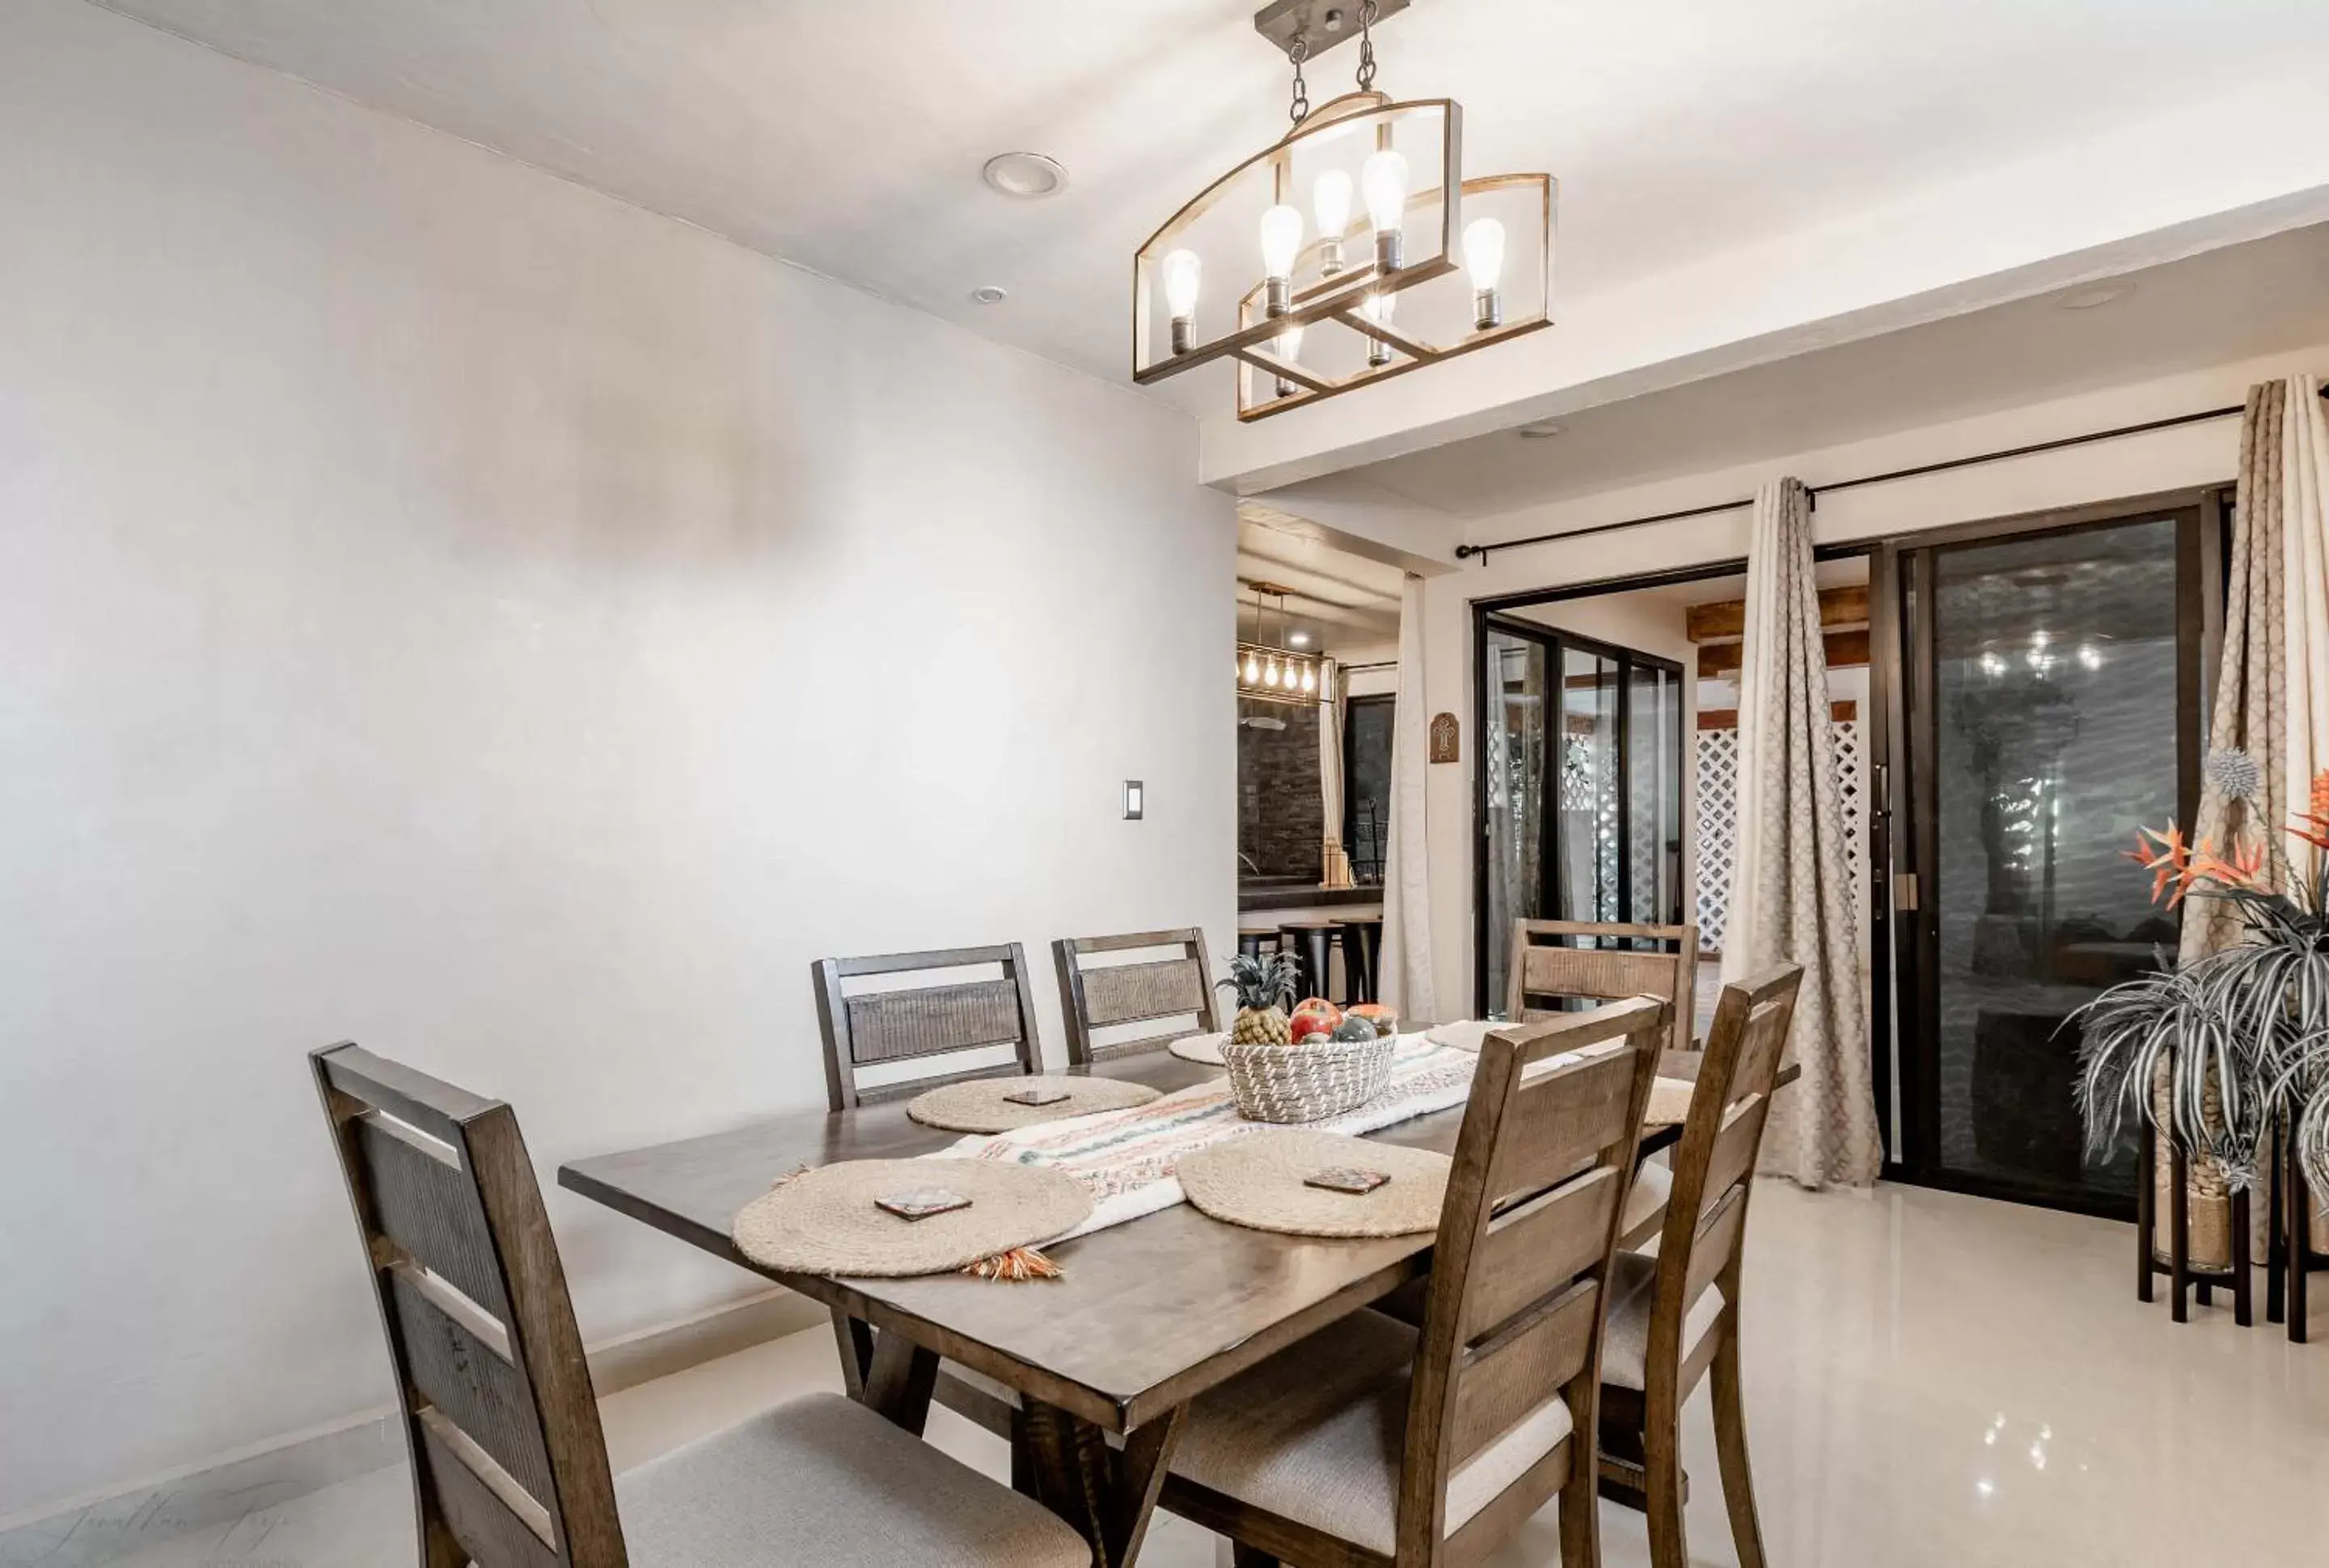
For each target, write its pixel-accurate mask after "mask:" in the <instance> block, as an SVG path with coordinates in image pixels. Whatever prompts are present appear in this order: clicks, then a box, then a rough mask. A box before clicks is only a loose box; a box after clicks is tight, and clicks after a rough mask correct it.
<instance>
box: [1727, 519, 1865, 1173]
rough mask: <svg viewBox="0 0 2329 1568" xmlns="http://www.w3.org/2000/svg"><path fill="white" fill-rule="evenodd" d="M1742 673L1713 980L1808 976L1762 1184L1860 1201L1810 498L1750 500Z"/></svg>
mask: <svg viewBox="0 0 2329 1568" xmlns="http://www.w3.org/2000/svg"><path fill="white" fill-rule="evenodd" d="M1745 641H1746V646H1745V647H1744V648H1743V649H1742V653H1741V663H1740V672H1739V846H1738V854H1737V859H1736V861H1735V862H1734V864H1733V866H1732V870H1731V883H1730V919H1729V921H1728V925H1727V930H1726V934H1725V936H1724V938H1723V943H1722V978H1723V979H1724V980H1725V981H1730V980H1734V979H1739V978H1743V977H1745V976H1747V975H1749V974H1752V973H1753V972H1754V971H1755V970H1757V969H1759V968H1762V967H1763V966H1765V965H1767V964H1772V963H1777V962H1780V961H1783V960H1786V961H1792V962H1795V963H1799V964H1801V965H1803V966H1804V987H1803V991H1802V993H1801V996H1800V997H1799V999H1798V1001H1797V1003H1796V1024H1795V1033H1794V1035H1793V1037H1792V1039H1791V1041H1790V1043H1789V1045H1788V1048H1787V1049H1788V1054H1789V1055H1790V1056H1791V1057H1792V1058H1794V1059H1795V1060H1796V1062H1797V1063H1800V1064H1801V1066H1802V1068H1803V1077H1802V1079H1801V1080H1800V1081H1799V1082H1797V1083H1796V1084H1795V1085H1794V1086H1793V1088H1791V1089H1790V1090H1788V1091H1786V1092H1783V1093H1781V1094H1780V1095H1778V1096H1777V1098H1776V1099H1775V1100H1773V1101H1772V1104H1771V1117H1770V1121H1769V1123H1768V1129H1767V1131H1766V1133H1765V1135H1764V1138H1763V1156H1762V1167H1761V1168H1762V1169H1764V1170H1766V1171H1768V1172H1771V1173H1773V1174H1776V1175H1780V1176H1791V1177H1793V1178H1794V1179H1795V1180H1796V1181H1797V1182H1799V1183H1801V1184H1802V1185H1805V1186H1807V1187H1823V1186H1826V1185H1830V1184H1832V1183H1838V1182H1841V1183H1846V1184H1849V1185H1853V1186H1865V1185H1868V1184H1869V1183H1871V1182H1873V1181H1874V1180H1875V1179H1876V1176H1877V1172H1878V1171H1879V1170H1880V1169H1881V1167H1882V1165H1883V1148H1882V1145H1881V1142H1880V1140H1879V1138H1878V1133H1877V1123H1876V1095H1875V1090H1874V1079H1873V1075H1872V1070H1871V1066H1870V1063H1869V1048H1868V1026H1867V1017H1866V1012H1865V1009H1864V1007H1863V1006H1862V992H1861V979H1860V945H1861V944H1860V927H1861V921H1862V912H1861V910H1860V907H1859V901H1858V897H1857V894H1856V893H1855V890H1854V883H1853V874H1852V863H1851V860H1850V857H1849V854H1848V850H1847V846H1846V840H1845V837H1844V820H1843V812H1844V806H1843V781H1842V776H1841V773H1840V771H1839V770H1838V768H1837V765H1836V755H1835V730H1834V726H1833V724H1832V723H1830V722H1829V707H1828V690H1827V649H1826V646H1825V643H1824V642H1823V641H1822V638H1821V632H1820V610H1819V587H1818V584H1817V583H1816V582H1815V581H1814V578H1813V575H1812V517H1811V496H1810V493H1809V492H1808V491H1806V489H1805V488H1804V486H1803V485H1802V483H1801V482H1800V481H1798V480H1795V479H1780V480H1777V481H1775V482H1773V483H1771V484H1768V485H1766V486H1763V490H1762V493H1761V494H1760V495H1759V496H1757V497H1756V498H1755V527H1754V537H1753V542H1752V543H1751V545H1750V546H1749V551H1748V555H1747V628H1746V639H1745Z"/></svg>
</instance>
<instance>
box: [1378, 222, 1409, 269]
mask: <svg viewBox="0 0 2329 1568" xmlns="http://www.w3.org/2000/svg"><path fill="white" fill-rule="evenodd" d="M1406 265H1407V237H1406V236H1405V235H1404V234H1402V233H1400V231H1398V230H1397V229H1377V230H1376V231H1375V270H1376V271H1378V272H1396V271H1398V270H1399V269H1400V268H1402V267H1404V266H1406Z"/></svg>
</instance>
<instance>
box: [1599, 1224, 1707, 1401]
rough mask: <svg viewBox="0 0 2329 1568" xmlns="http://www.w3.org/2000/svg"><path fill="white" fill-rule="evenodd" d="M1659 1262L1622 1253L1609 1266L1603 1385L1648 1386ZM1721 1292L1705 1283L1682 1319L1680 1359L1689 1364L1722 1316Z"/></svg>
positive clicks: (1602, 1347) (1629, 1253) (1637, 1253)
mask: <svg viewBox="0 0 2329 1568" xmlns="http://www.w3.org/2000/svg"><path fill="white" fill-rule="evenodd" d="M1657 1283H1658V1261H1657V1260H1656V1259H1655V1258H1650V1257H1645V1256H1643V1255H1642V1254H1641V1253H1639V1252H1620V1253H1618V1254H1617V1257H1616V1258H1615V1259H1614V1260H1612V1261H1611V1263H1610V1266H1609V1327H1608V1334H1607V1336H1606V1337H1604V1338H1603V1340H1602V1342H1601V1381H1602V1382H1603V1383H1606V1384H1615V1385H1616V1386H1617V1387H1619V1388H1630V1389H1635V1390H1641V1389H1645V1388H1646V1387H1647V1386H1648V1383H1647V1377H1648V1373H1647V1371H1646V1370H1645V1369H1646V1368H1647V1366H1648V1365H1649V1354H1650V1304H1651V1302H1652V1300H1653V1299H1655V1296H1656V1294H1657ZM1723 1305H1724V1303H1723V1299H1722V1292H1721V1290H1718V1289H1715V1288H1714V1287H1713V1286H1711V1285H1709V1286H1708V1287H1707V1288H1706V1289H1704V1290H1702V1291H1701V1292H1700V1293H1699V1298H1698V1299H1697V1300H1695V1301H1693V1302H1692V1303H1691V1304H1690V1310H1689V1311H1688V1312H1685V1313H1684V1314H1683V1319H1682V1359H1683V1360H1684V1361H1688V1360H1689V1359H1690V1358H1691V1356H1692V1355H1693V1354H1694V1353H1695V1352H1696V1351H1697V1349H1698V1347H1699V1346H1700V1345H1701V1344H1702V1343H1703V1342H1704V1340H1705V1338H1706V1337H1707V1336H1708V1335H1709V1334H1711V1333H1713V1332H1714V1326H1715V1324H1716V1322H1717V1321H1718V1320H1719V1319H1720V1318H1721V1316H1722V1308H1723Z"/></svg>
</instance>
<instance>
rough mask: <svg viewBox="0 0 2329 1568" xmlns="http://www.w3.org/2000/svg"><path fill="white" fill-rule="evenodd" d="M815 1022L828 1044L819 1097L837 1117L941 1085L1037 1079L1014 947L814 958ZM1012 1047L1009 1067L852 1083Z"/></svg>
mask: <svg viewBox="0 0 2329 1568" xmlns="http://www.w3.org/2000/svg"><path fill="white" fill-rule="evenodd" d="M989 966H992V967H993V968H995V970H996V971H997V974H996V976H995V977H994V978H976V979H958V980H950V981H943V982H940V983H937V984H931V985H920V986H916V985H896V984H890V985H883V986H881V987H869V988H865V989H861V990H856V991H852V990H851V989H850V988H849V982H850V981H853V980H860V979H866V978H880V979H885V980H886V979H889V978H892V977H905V978H911V977H913V976H915V975H937V974H942V973H944V972H946V971H948V970H953V969H969V968H987V967H989ZM809 976H810V979H811V981H812V982H813V984H814V985H815V987H816V1019H817V1026H818V1029H819V1031H820V1032H821V1033H822V1034H823V1035H824V1041H825V1098H826V1100H827V1101H828V1102H829V1103H830V1104H831V1106H832V1108H833V1109H834V1110H845V1109H847V1108H848V1107H850V1106H853V1105H860V1104H868V1103H872V1102H873V1101H877V1100H894V1099H898V1098H900V1097H901V1096H904V1095H908V1094H916V1093H919V1092H920V1091H923V1090H924V1089H927V1088H929V1086H930V1085H931V1084H932V1083H934V1082H954V1081H957V1080H959V1079H963V1078H993V1077H1001V1076H1004V1075H1009V1074H1019V1073H1030V1072H1041V1071H1042V1062H1043V1047H1042V1039H1041V1037H1040V1035H1039V1034H1038V1033H1037V1029H1036V1024H1035V998H1034V993H1033V991H1032V988H1031V987H1030V985H1029V982H1028V975H1027V958H1026V954H1025V953H1024V952H1023V951H1022V950H1021V949H1020V947H1019V944H1018V943H1016V942H1012V943H1010V944H1008V945H1005V946H999V947H988V948H950V949H944V950H941V951H936V952H922V953H884V954H881V955H878V956H875V957H870V958H856V959H817V960H816V962H815V963H813V964H811V965H810V966H809ZM1000 1046H1009V1047H1010V1048H1011V1056H1010V1059H1009V1060H1007V1061H1002V1062H994V1063H987V1064H985V1065H982V1066H978V1067H973V1068H953V1069H949V1068H948V1067H947V1066H945V1065H936V1066H933V1067H932V1068H931V1069H930V1071H929V1072H915V1073H913V1074H911V1075H910V1076H909V1077H904V1078H900V1079H899V1080H898V1081H896V1082H890V1083H885V1084H882V1085H880V1086H878V1087H872V1086H867V1085H864V1084H862V1083H860V1082H858V1074H859V1072H860V1071H861V1070H862V1069H864V1068H868V1067H891V1066H895V1065H897V1064H899V1063H942V1062H943V1059H944V1058H947V1057H949V1056H958V1055H966V1054H969V1053H974V1052H976V1053H990V1052H992V1051H994V1050H995V1049H996V1048H997V1047H1000Z"/></svg>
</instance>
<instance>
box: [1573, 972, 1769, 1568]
mask: <svg viewBox="0 0 2329 1568" xmlns="http://www.w3.org/2000/svg"><path fill="white" fill-rule="evenodd" d="M1803 976H1804V972H1803V968H1802V967H1801V966H1800V965H1796V964H1782V965H1779V966H1777V967H1775V968H1770V969H1767V970H1765V971H1764V972H1763V973H1761V974H1759V975H1757V976H1754V977H1753V978H1749V979H1748V980H1746V981H1744V982H1742V983H1739V984H1734V985H1729V986H1725V987H1722V994H1721V999H1720V1000H1719V1001H1718V1002H1717V1003H1716V1005H1715V1009H1714V1024H1713V1026H1712V1028H1711V1029H1710V1030H1709V1031H1708V1032H1707V1036H1706V1060H1705V1063H1704V1064H1703V1066H1702V1068H1701V1070H1700V1073H1699V1079H1698V1087H1697V1090H1696V1091H1694V1092H1693V1095H1692V1097H1691V1104H1690V1117H1689V1119H1688V1120H1687V1121H1685V1122H1684V1123H1683V1134H1682V1141H1681V1142H1680V1143H1679V1144H1677V1145H1676V1146H1675V1147H1674V1195H1673V1199H1672V1201H1671V1202H1670V1203H1669V1204H1667V1207H1666V1217H1665V1224H1664V1228H1663V1229H1662V1230H1661V1231H1660V1232H1659V1233H1658V1251H1657V1256H1656V1257H1655V1258H1648V1257H1644V1256H1642V1255H1641V1254H1639V1253H1636V1252H1620V1253H1619V1254H1618V1255H1617V1263H1616V1266H1615V1269H1614V1270H1613V1272H1612V1274H1611V1278H1610V1285H1609V1339H1608V1349H1607V1350H1606V1351H1605V1352H1604V1354H1603V1355H1602V1377H1603V1387H1602V1391H1601V1455H1602V1458H1601V1477H1602V1491H1603V1495H1604V1496H1607V1497H1611V1498H1612V1499H1614V1500H1616V1501H1617V1502H1621V1503H1624V1504H1626V1505H1627V1506H1628V1507H1636V1508H1639V1509H1642V1510H1643V1511H1644V1512H1645V1513H1646V1514H1648V1516H1649V1521H1650V1560H1651V1562H1652V1563H1653V1564H1655V1568H1687V1564H1688V1563H1689V1562H1690V1555H1689V1553H1688V1551H1687V1549H1686V1548H1685V1546H1684V1544H1683V1473H1682V1402H1683V1400H1685V1399H1687V1398H1689V1397H1690V1394H1691V1392H1692V1390H1693V1389H1694V1388H1695V1387H1696V1386H1697V1385H1698V1381H1699V1379H1700V1378H1701V1377H1702V1376H1703V1375H1705V1374H1706V1373H1707V1371H1708V1370H1709V1369H1710V1368H1711V1370H1712V1371H1713V1374H1714V1447H1715V1456H1716V1459H1717V1460H1718V1462H1719V1463H1720V1465H1721V1471H1722V1497H1723V1501H1724V1503H1725V1504H1726V1505H1728V1507H1729V1509H1730V1534H1731V1537H1732V1540H1733V1542H1734V1544H1735V1545H1736V1547H1737V1550H1738V1553H1739V1562H1740V1568H1762V1564H1763V1561H1764V1559H1763V1535H1762V1528H1761V1526H1760V1525H1759V1524H1758V1523H1757V1521H1756V1516H1755V1487H1754V1480H1753V1478H1752V1476H1751V1474H1750V1473H1749V1466H1748V1462H1747V1417H1746V1412H1745V1409H1744V1407H1743V1405H1742V1403H1741V1401H1740V1366H1739V1308H1740V1300H1739V1270H1740V1258H1741V1256H1742V1255H1743V1252H1744V1250H1745V1245H1746V1236H1747V1202H1748V1199H1749V1196H1750V1195H1751V1194H1752V1190H1753V1183H1754V1176H1755V1161H1756V1157H1757V1155H1758V1153H1759V1151H1760V1150H1761V1148H1762V1146H1763V1127H1764V1123H1765V1121H1766V1120H1767V1119H1768V1116H1769V1114H1770V1109H1771V1091H1772V1083H1773V1080H1774V1079H1775V1078H1776V1076H1777V1072H1778V1069H1779V1057H1780V1053H1782V1052H1783V1051H1785V1050H1786V1048H1787V1029H1788V1026H1789V1025H1791V1024H1792V1023H1793V1022H1794V1019H1795V1011H1796V989H1797V987H1799V986H1800V985H1801V984H1802V982H1803Z"/></svg>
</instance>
